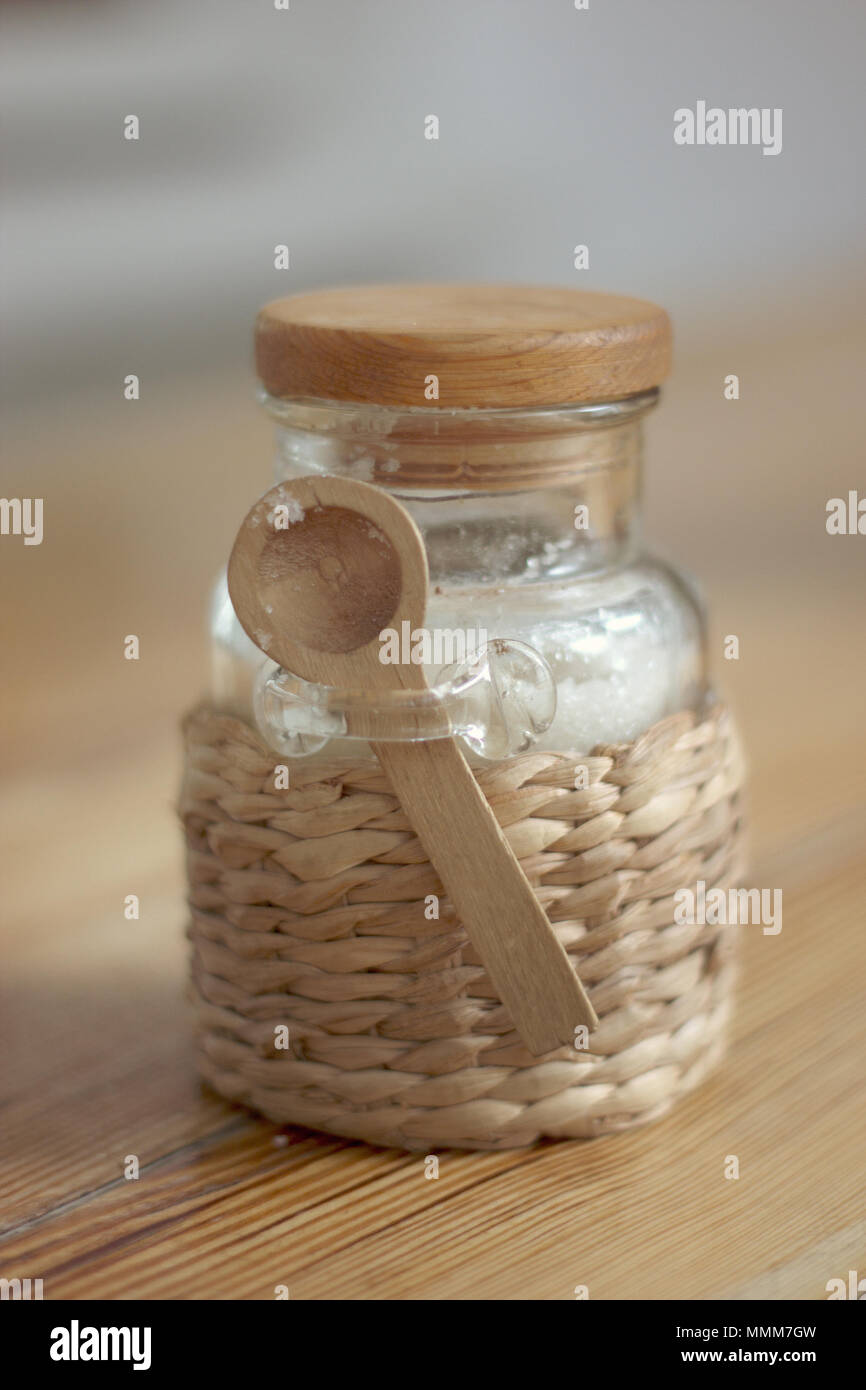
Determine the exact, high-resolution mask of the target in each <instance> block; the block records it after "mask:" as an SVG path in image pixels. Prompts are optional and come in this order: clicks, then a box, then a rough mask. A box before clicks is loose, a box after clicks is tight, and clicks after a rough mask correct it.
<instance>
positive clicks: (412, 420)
mask: <svg viewBox="0 0 866 1390" xmlns="http://www.w3.org/2000/svg"><path fill="white" fill-rule="evenodd" d="M657 397H658V392H657V391H651V392H646V393H644V394H643V395H641V396H633V397H629V398H627V399H626V400H622V401H613V402H606V403H601V404H593V405H578V406H568V407H562V408H559V409H554V410H521V411H503V410H495V411H494V410H478V411H469V410H458V411H446V410H435V411H434V410H417V409H415V410H405V411H401V410H396V409H390V408H388V409H386V408H384V407H380V406H365V405H346V404H343V403H336V402H323V401H276V400H273V399H272V398H270V397H267V396H263V400H264V403H265V405H266V407H267V409H268V411H269V413H270V414H271V416H272V417H273V418H274V421H275V424H276V444H277V452H276V459H275V481H277V482H283V481H286V480H288V479H291V478H295V477H300V476H303V475H306V474H311V473H328V474H337V475H340V476H343V477H349V478H356V479H358V480H360V481H364V482H372V483H375V484H376V485H377V486H380V487H383V488H385V489H386V490H387V491H389V492H390V493H391V494H392V495H393V496H396V497H398V498H399V499H400V501H401V502H402V503H403V505H404V506H405V507H406V508H407V509H408V510H409V512H410V513H411V514H412V516H413V517H414V519H415V521H416V523H417V525H418V526H419V528H420V530H421V532H422V535H423V536H424V541H425V545H426V547H427V557H428V563H429V567H430V584H431V588H432V589H434V590H435V587H436V586H437V585H442V586H443V587H448V588H453V587H454V586H455V585H472V584H480V583H483V584H485V585H490V584H491V583H492V584H497V585H509V584H517V583H519V584H526V583H532V582H536V581H548V580H562V579H566V578H568V577H570V576H575V577H576V576H579V575H586V574H591V573H593V572H599V571H603V570H606V569H610V568H612V567H615V566H617V565H619V564H623V563H625V562H626V560H627V559H628V558H630V556H631V555H632V554H633V553H634V552H635V550H636V548H637V545H638V541H639V535H640V521H641V517H640V500H641V471H642V436H643V417H644V415H645V414H646V413H647V411H648V410H649V409H651V408H652V406H653V405H654V404H655V402H656V399H657Z"/></svg>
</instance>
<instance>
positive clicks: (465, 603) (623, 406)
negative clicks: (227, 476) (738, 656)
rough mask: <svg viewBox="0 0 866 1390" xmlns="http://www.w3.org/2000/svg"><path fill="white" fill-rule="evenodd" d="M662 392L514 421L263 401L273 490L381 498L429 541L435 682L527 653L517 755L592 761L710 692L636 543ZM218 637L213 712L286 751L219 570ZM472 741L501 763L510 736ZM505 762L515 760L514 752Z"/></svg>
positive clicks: (677, 594)
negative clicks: (317, 483) (306, 479)
mask: <svg viewBox="0 0 866 1390" xmlns="http://www.w3.org/2000/svg"><path fill="white" fill-rule="evenodd" d="M655 395H656V393H654V392H653V393H647V395H646V396H643V397H633V398H630V399H628V400H625V401H620V402H614V403H609V404H604V405H592V406H575V407H569V408H564V409H561V410H555V411H548V410H545V411H541V410H527V411H521V412H510V411H449V412H445V411H442V412H439V411H436V412H433V411H423V410H415V411H403V412H398V411H394V410H385V409H383V408H379V407H362V406H357V407H356V406H345V405H339V406H337V405H334V404H331V403H326V402H292V403H287V402H276V401H270V400H267V401H266V405H267V407H268V409H269V410H270V412H271V413H272V415H273V416H274V418H275V423H276V426H277V456H276V467H275V474H276V477H275V481H277V482H281V481H286V480H289V479H291V478H294V477H299V476H303V475H305V474H310V473H316V472H320V473H336V474H342V475H344V476H348V477H354V478H358V479H360V480H362V481H372V482H374V483H376V484H377V485H380V486H384V487H386V488H387V489H388V491H390V492H391V493H392V495H394V496H395V497H397V498H398V499H399V501H400V502H401V503H402V504H403V505H404V506H405V507H406V508H407V510H408V511H409V512H410V513H411V514H412V516H413V517H414V519H415V521H416V523H417V525H418V526H419V528H420V530H421V533H422V535H423V537H424V542H425V547H426V551H427V558H428V565H429V571H430V587H429V597H428V604H427V616H426V628H427V630H428V632H430V633H433V634H436V633H443V634H446V640H445V641H444V643H443V644H440V645H439V646H438V647H437V646H436V645H435V644H432V643H431V646H430V649H429V650H428V651H425V652H423V653H422V655H423V656H425V657H426V658H427V659H426V660H425V661H424V665H425V674H426V676H427V679H428V683H430V684H437V683H439V685H441V684H442V682H443V680H445V681H447V680H448V679H453V677H454V672H455V669H456V668H455V667H454V665H453V662H452V661H449V660H448V659H447V658H448V657H453V655H454V652H455V641H456V639H457V637H458V636H459V635H460V634H467V635H468V637H469V642H468V645H469V649H470V650H471V647H472V642H473V640H474V641H476V642H481V643H482V644H483V643H484V642H485V641H486V643H487V649H488V651H493V650H498V649H499V645H500V644H503V643H504V644H506V647H508V644H519V646H520V647H521V648H523V649H525V648H529V649H531V652H532V653H533V654H535V655H536V656H537V658H539V660H538V661H537V662H536V664H535V666H534V668H533V672H534V674H533V680H534V681H535V683H536V685H538V682H539V677H538V672H539V671H541V672H542V673H543V674H542V677H541V679H540V684H541V686H542V687H543V686H545V685H546V686H547V687H548V689H546V690H545V689H541V690H540V691H539V690H536V691H535V693H534V694H532V695H531V696H530V697H527V695H526V686H525V682H524V684H523V686H522V687H521V689H522V691H523V694H522V697H521V698H523V699H524V700H525V699H527V698H529V699H531V700H534V701H536V704H537V706H538V709H539V710H541V711H542V712H541V713H540V714H539V717H538V718H537V719H536V720H535V721H534V723H533V721H532V719H531V718H530V721H529V722H530V723H533V732H532V734H531V735H530V736H529V737H528V738H527V739H524V742H523V747H526V746H530V745H532V746H535V747H537V748H539V749H552V750H557V751H564V752H580V753H588V752H589V751H590V750H591V749H592V748H593V747H595V746H596V745H598V744H602V743H615V742H622V741H627V740H630V739H632V738H634V737H636V736H637V735H638V734H640V733H642V732H643V731H644V730H645V729H647V728H648V727H650V725H652V724H653V723H655V722H656V721H657V720H658V719H661V718H664V717H665V716H666V715H669V714H673V713H676V712H677V711H679V710H683V709H693V710H699V709H700V708H701V706H702V705H703V702H704V699H705V694H706V668H705V621H704V614H703V610H702V605H701V603H700V601H699V599H698V598H697V597H696V595H695V592H694V589H693V587H692V585H691V583H690V582H689V581H688V580H687V579H686V578H685V577H684V576H681V575H680V574H678V573H677V571H675V570H674V569H673V568H671V567H670V566H669V565H667V564H665V563H664V562H662V561H660V560H659V559H656V558H654V557H653V556H652V555H650V554H649V553H648V552H647V551H646V550H645V549H644V546H643V542H642V537H641V525H640V520H641V517H640V492H641V469H642V459H641V444H642V429H643V416H644V415H645V413H646V411H647V410H648V409H649V408H650V406H651V405H652V404H653V403H654V400H655ZM448 634H451V635H453V637H454V641H452V640H451V639H450V638H448V636H447V635H448ZM210 636H211V651H212V673H213V674H212V697H213V701H214V703H215V705H216V706H217V707H218V708H219V709H221V710H223V711H225V712H227V713H232V714H235V715H238V716H239V717H242V718H245V719H247V720H249V721H251V722H256V715H255V711H256V710H258V722H259V725H260V732H261V733H262V734H263V735H264V736H265V737H266V738H268V741H269V742H271V743H272V744H273V745H274V746H277V747H279V746H281V745H280V744H279V742H275V740H274V738H273V737H272V736H269V735H270V734H272V733H273V730H270V731H269V729H268V728H267V727H261V726H262V723H263V722H264V723H265V724H267V718H266V717H265V716H263V713H262V710H263V706H262V703H261V701H260V700H257V699H256V692H257V691H258V693H259V694H260V693H261V690H262V688H263V686H264V684H265V683H266V682H268V681H269V680H271V681H272V680H274V679H275V678H276V668H275V666H274V663H273V662H271V661H270V660H269V659H268V658H267V657H266V656H265V655H264V654H263V653H262V652H260V651H259V650H258V648H257V647H255V646H254V644H253V643H252V642H251V641H250V639H249V638H248V637H247V636H246V634H245V633H244V632H243V630H242V629H241V627H240V625H239V623H238V621H237V618H236V617H235V615H234V611H233V609H232V606H231V601H230V599H229V596H228V591H227V588H226V581H225V574H224V573H223V574H222V575H221V576H220V577H219V579H218V581H217V584H216V587H215V590H214V594H213V600H212V606H211V633H210ZM515 650H516V648H515ZM459 654H460V653H459V652H458V655H459ZM443 658H445V659H444V660H443ZM513 661H514V651H513V650H512V653H511V662H512V667H513ZM499 666H500V668H501V669H499V671H498V673H497V678H496V679H494V680H492V681H488V682H487V683H486V686H485V694H484V698H485V699H486V700H488V701H491V700H492V701H493V703H494V704H495V703H502V701H505V702H506V703H507V702H508V701H509V700H510V699H512V696H513V693H514V691H516V690H517V689H518V686H519V682H518V683H517V684H515V682H514V681H511V682H509V676H508V669H509V668H508V661H507V660H504V659H503V660H500V662H499ZM551 688H552V695H553V698H552V699H548V698H547V697H548V696H549V695H551ZM333 703H334V704H336V705H338V704H339V701H338V700H335V701H334V702H333ZM506 722H508V721H506ZM525 722H526V721H523V723H525ZM518 723H521V721H520V720H518ZM522 726H523V725H522V724H521V727H522ZM325 727H326V726H325ZM345 727H346V726H345V723H344V724H343V725H340V724H339V721H338V722H337V724H335V725H334V729H335V730H336V731H337V740H338V741H339V744H340V745H341V751H344V752H345V751H348V745H349V744H351V745H354V748H353V751H354V752H356V753H358V754H359V755H360V754H364V753H366V752H368V751H369V750H368V746H367V745H364V746H363V747H362V746H361V744H360V743H359V741H358V740H352V739H348V740H345V744H346V746H343V739H342V738H341V737H340V730H343V731H344V730H345ZM329 742H330V747H329V749H328V751H329V752H333V751H335V748H336V746H337V742H336V741H335V739H334V738H332V739H330V740H329ZM470 745H471V746H472V747H473V748H474V749H475V751H476V752H480V753H481V754H482V755H484V754H485V753H486V755H487V756H494V755H495V754H496V752H498V754H499V755H501V753H502V752H503V751H504V750H503V746H502V743H501V740H500V741H499V742H498V743H497V741H496V740H495V739H494V740H488V742H487V744H486V745H485V742H484V740H483V739H482V740H481V741H480V742H479V743H478V744H477V746H476V745H475V744H472V743H471V740H470ZM305 746H306V747H307V748H308V749H312V747H313V745H312V744H309V743H308V744H306V745H305ZM319 746H320V747H321V746H324V745H323V744H322V741H321V740H319ZM508 751H521V745H520V742H519V740H518V743H517V745H516V746H515V745H514V744H513V743H512V745H511V746H510V747H509V748H508Z"/></svg>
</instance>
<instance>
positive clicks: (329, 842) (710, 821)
mask: <svg viewBox="0 0 866 1390" xmlns="http://www.w3.org/2000/svg"><path fill="white" fill-rule="evenodd" d="M184 731H185V737H186V775H185V779H184V787H183V792H182V798H181V808H180V809H181V815H182V817H183V820H184V824H185V826H186V832H187V842H188V866H189V885H190V905H191V912H192V917H191V924H190V937H191V940H192V943H193V965H192V981H191V989H192V995H193V999H194V1004H195V1009H196V1015H197V1025H198V1033H199V1042H200V1067H201V1072H202V1075H203V1077H204V1078H205V1079H206V1080H207V1081H208V1082H209V1083H210V1085H211V1086H212V1087H213V1088H214V1089H215V1090H217V1091H218V1092H219V1093H220V1094H221V1095H223V1096H225V1097H227V1098H228V1099H230V1100H232V1101H238V1102H242V1103H244V1104H246V1105H248V1106H251V1107H252V1108H253V1109H255V1110H258V1111H260V1112H261V1113H262V1114H263V1115H266V1116H267V1117H268V1118H269V1119H271V1120H275V1121H278V1122H280V1123H292V1124H298V1125H304V1126H308V1127H310V1128H313V1129H320V1130H327V1131H330V1132H331V1133H335V1134H340V1135H346V1136H349V1137H351V1138H354V1139H364V1140H367V1141H369V1142H371V1143H374V1144H381V1145H389V1146H397V1147H401V1148H408V1149H422V1150H428V1149H431V1148H436V1147H442V1146H448V1147H459V1148H488V1149H492V1148H509V1147H512V1146H518V1145H525V1144H530V1143H532V1142H533V1141H535V1140H537V1139H539V1138H540V1137H542V1136H555V1137H559V1138H576V1137H580V1138H589V1137H593V1136H595V1135H600V1134H604V1133H608V1132H611V1131H614V1130H620V1129H624V1128H626V1127H628V1126H630V1125H633V1124H637V1123H643V1122H646V1121H648V1120H652V1119H654V1118H655V1117H657V1116H659V1115H661V1114H662V1113H663V1112H664V1111H665V1110H667V1109H668V1108H669V1107H670V1105H671V1104H672V1103H673V1102H674V1101H675V1100H676V1099H677V1097H678V1096H680V1095H682V1094H683V1093H684V1092H686V1091H688V1090H689V1089H690V1088H691V1087H693V1086H695V1085H696V1084H697V1083H698V1082H700V1081H701V1080H702V1079H703V1077H704V1076H705V1075H706V1074H707V1073H708V1072H709V1071H710V1069H711V1068H712V1067H713V1066H714V1065H715V1063H716V1062H717V1061H718V1059H719V1057H720V1056H721V1053H722V1051H723V1048H724V1038H725V1025H726V1021H727V1017H728V1012H729V1005H730V997H731V989H732V976H733V958H732V957H733V953H732V945H733V934H734V933H735V931H736V928H731V927H718V926H706V925H703V926H702V925H694V926H684V925H677V924H675V922H674V899H673V895H674V893H675V891H676V890H677V889H678V888H687V887H691V888H692V889H693V890H694V887H695V884H696V882H697V881H698V880H699V879H703V880H704V881H705V883H706V885H707V889H709V888H710V887H715V886H721V887H727V886H729V885H733V884H735V883H736V880H737V877H738V875H739V872H740V869H741V864H740V846H741V838H742V836H741V807H740V782H741V764H740V757H739V752H738V747H737V740H736V735H735V732H734V729H733V726H732V722H731V720H730V717H729V716H728V714H727V712H726V711H725V710H724V709H723V708H722V707H721V706H716V707H715V708H713V709H712V710H711V711H710V712H709V713H708V714H707V716H706V717H704V718H702V719H701V720H700V721H698V720H696V719H695V716H694V715H692V714H688V713H683V714H678V715H674V716H672V717H671V718H669V719H665V720H664V721H662V722H661V723H659V724H657V725H655V726H654V727H653V728H652V729H650V730H649V731H648V732H647V733H646V734H644V735H643V736H642V737H640V738H639V739H637V740H636V741H635V742H634V743H631V744H623V745H617V746H612V747H602V748H597V749H595V750H594V753H593V755H592V756H591V757H588V758H587V757H578V756H576V755H566V754H560V753H547V752H539V753H528V754H524V755H522V756H519V757H515V758H511V759H509V760H507V761H505V762H502V763H499V764H496V765H495V766H489V765H488V766H485V767H484V768H483V769H480V770H479V769H476V776H477V777H478V781H479V783H480V784H481V786H482V788H483V790H484V792H485V795H486V796H487V798H488V800H489V801H490V804H491V806H492V807H493V810H494V812H495V814H496V816H497V818H498V820H499V822H500V824H501V825H502V826H503V829H504V831H505V833H506V835H507V837H508V839H509V841H510V843H511V845H512V847H513V849H514V851H515V853H516V854H517V856H518V858H519V859H520V860H521V863H522V864H523V868H524V870H525V871H526V873H527V875H528V877H529V879H530V882H531V883H532V884H533V886H534V888H535V890H536V892H537V893H538V896H539V898H540V900H541V902H542V903H543V905H544V907H545V909H546V910H547V912H548V914H549V916H550V918H551V920H552V921H553V922H554V924H555V926H556V931H557V933H558V935H559V937H560V939H561V941H562V942H563V944H564V945H565V947H566V949H567V950H568V951H569V953H571V954H572V955H573V957H574V961H575V964H576V966H577V968H578V970H579V973H580V976H581V979H582V980H583V982H584V984H585V986H586V987H587V989H588V991H589V994H590V997H591V999H592V1002H593V1004H594V1006H595V1009H596V1012H597V1014H598V1015H599V1018H600V1026H599V1028H598V1029H597V1031H596V1032H595V1033H593V1034H592V1035H591V1037H590V1040H589V1050H588V1051H587V1050H584V1051H579V1050H576V1049H574V1048H570V1047H563V1048H560V1049H559V1050H558V1051H556V1052H552V1053H549V1054H547V1055H546V1056H545V1057H543V1058H537V1057H533V1056H532V1055H531V1054H530V1053H529V1052H527V1051H526V1049H525V1048H524V1047H523V1045H522V1044H521V1042H520V1040H519V1038H518V1036H517V1034H516V1033H515V1032H514V1029H513V1027H512V1025H511V1021H510V1019H509V1017H508V1014H507V1012H506V1010H505V1008H504V1007H503V1005H502V1004H501V1003H500V1002H499V1000H498V999H497V998H496V996H495V993H494V991H493V989H492V988H491V985H490V983H489V981H488V979H487V976H486V974H485V971H484V969H483V967H482V966H481V965H480V963H479V959H478V957H477V955H476V953H475V951H474V950H473V948H472V946H471V944H470V943H469V941H468V940H467V937H466V935H465V933H464V931H463V930H462V928H461V926H460V924H459V922H458V921H457V920H456V919H455V916H454V913H453V911H452V910H451V908H450V906H449V904H448V901H447V899H445V898H444V897H440V904H439V918H438V920H430V919H429V917H428V916H427V915H425V899H427V895H429V894H440V895H441V885H440V884H439V882H438V879H437V877H436V873H435V871H434V870H433V868H432V866H431V865H430V863H429V861H428V860H427V859H426V856H425V854H424V851H423V849H422V847H421V845H420V843H419V841H418V840H417V838H416V837H415V836H414V834H413V833H412V830H411V828H410V826H409V823H408V821H407V819H406V817H405V815H404V814H403V811H402V809H401V807H400V806H399V804H398V802H397V800H396V798H395V797H394V795H393V794H392V793H391V792H390V790H389V787H388V784H387V782H386V779H385V777H384V775H383V773H382V771H381V769H380V767H379V765H378V763H376V762H375V761H373V760H368V761H366V762H361V761H356V762H354V763H352V764H349V763H347V762H346V761H343V762H342V763H335V762H333V761H332V762H326V761H323V760H322V759H321V758H316V759H314V760H302V761H298V762H295V763H292V764H290V768H291V774H290V775H291V787H290V789H289V790H286V791H276V790H275V789H274V785H275V783H274V768H275V764H277V763H278V762H279V761H280V760H279V758H278V757H277V755H275V754H274V753H272V752H271V751H269V750H268V748H267V747H266V746H265V745H264V744H263V743H262V741H261V740H260V738H259V737H258V735H257V734H256V733H255V732H254V731H253V730H252V729H251V728H250V727H249V726H248V725H247V724H245V723H243V722H241V721H239V720H237V719H233V718H230V717H227V716H224V715H220V714H217V713H215V712H213V711H212V710H209V709H207V708H201V709H198V710H196V711H195V712H193V713H192V714H191V715H190V716H189V717H188V718H187V720H186V722H185V726H184ZM581 765H583V766H586V767H587V768H588V772H589V779H590V784H589V786H587V787H586V788H585V789H583V790H574V782H575V769H576V767H578V766H581ZM466 853H467V855H469V856H471V855H472V845H471V844H467V846H466ZM429 910H430V909H429V907H428V909H427V911H428V912H429ZM280 1024H285V1025H287V1026H288V1029H289V1047H288V1050H280V1049H279V1048H278V1047H277V1045H276V1042H277V1038H276V1032H275V1030H276V1029H277V1027H278V1025H280Z"/></svg>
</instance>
